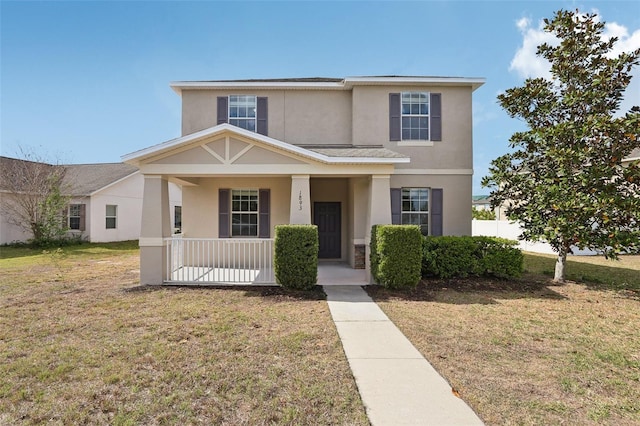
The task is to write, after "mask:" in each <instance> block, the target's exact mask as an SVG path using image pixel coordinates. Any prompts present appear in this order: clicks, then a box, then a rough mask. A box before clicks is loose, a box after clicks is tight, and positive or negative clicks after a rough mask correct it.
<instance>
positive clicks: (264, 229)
mask: <svg viewBox="0 0 640 426" xmlns="http://www.w3.org/2000/svg"><path fill="white" fill-rule="evenodd" d="M259 193H260V196H259V201H258V204H259V206H258V209H259V211H260V218H259V223H258V233H259V235H258V237H259V238H269V237H270V236H271V223H270V218H269V211H270V207H271V205H270V204H271V203H270V201H271V200H270V198H271V192H270V190H268V189H261V190H260V191H259Z"/></svg>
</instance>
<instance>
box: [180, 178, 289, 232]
mask: <svg viewBox="0 0 640 426" xmlns="http://www.w3.org/2000/svg"><path fill="white" fill-rule="evenodd" d="M221 188H225V189H270V190H271V191H270V198H271V200H270V201H271V211H270V215H269V220H270V232H269V235H270V236H271V238H273V236H274V227H275V226H276V225H282V224H286V223H289V199H290V195H291V179H290V178H288V177H287V178H279V177H277V178H264V177H262V178H261V177H255V178H242V177H240V178H226V177H225V178H201V179H200V180H199V185H197V186H189V187H183V190H182V201H183V207H182V234H183V236H184V237H188V238H218V235H219V234H218V190H219V189H221Z"/></svg>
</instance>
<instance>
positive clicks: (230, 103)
mask: <svg viewBox="0 0 640 426" xmlns="http://www.w3.org/2000/svg"><path fill="white" fill-rule="evenodd" d="M217 105H218V106H217V108H218V117H217V118H218V119H217V123H218V124H223V123H229V124H233V125H234V126H238V127H241V128H243V129H246V130H249V131H251V132H256V133H260V134H261V135H265V136H266V135H267V134H268V129H267V124H268V120H267V118H268V117H267V110H268V108H267V107H268V98H266V97H260V96H255V95H230V96H219V97H218V104H217Z"/></svg>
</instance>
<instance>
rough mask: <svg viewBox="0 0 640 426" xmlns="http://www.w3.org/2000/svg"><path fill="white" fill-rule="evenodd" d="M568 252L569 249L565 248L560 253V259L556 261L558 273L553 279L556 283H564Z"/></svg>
mask: <svg viewBox="0 0 640 426" xmlns="http://www.w3.org/2000/svg"><path fill="white" fill-rule="evenodd" d="M567 251H568V250H567V248H566V247H564V246H563V247H561V248H560V251H559V252H558V259H557V260H556V271H555V275H554V277H553V282H554V283H563V282H564V266H565V264H566V263H567Z"/></svg>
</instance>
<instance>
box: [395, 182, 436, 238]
mask: <svg viewBox="0 0 640 426" xmlns="http://www.w3.org/2000/svg"><path fill="white" fill-rule="evenodd" d="M405 189H409V190H411V189H426V190H427V211H426V212H422V211H419V212H411V211H408V212H406V213H407V214H411V213H414V214H415V213H418V214H426V215H427V235H431V188H430V187H424V186H403V187H402V188H401V189H400V191H401V192H400V224H402V225H410V224H405V223H404V221H403V220H402V219H403V217H404V215H405V211H404V210H403V208H402V201H403V199H402V191H403V190H405ZM418 226H421V225H418Z"/></svg>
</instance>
